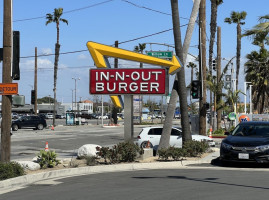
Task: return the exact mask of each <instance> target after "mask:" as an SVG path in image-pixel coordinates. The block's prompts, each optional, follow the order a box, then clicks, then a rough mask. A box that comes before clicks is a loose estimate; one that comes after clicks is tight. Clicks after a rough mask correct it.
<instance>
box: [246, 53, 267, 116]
mask: <svg viewBox="0 0 269 200" xmlns="http://www.w3.org/2000/svg"><path fill="white" fill-rule="evenodd" d="M246 57H247V59H248V61H247V62H246V63H245V66H246V68H247V69H246V81H248V82H251V83H252V85H253V92H254V95H251V96H253V97H254V99H253V103H254V109H257V110H258V113H263V111H264V107H265V106H266V105H268V97H269V85H268V80H269V59H268V58H269V51H267V50H266V49H263V48H261V49H260V51H259V52H257V51H252V52H251V53H250V54H248V55H247V56H246Z"/></svg>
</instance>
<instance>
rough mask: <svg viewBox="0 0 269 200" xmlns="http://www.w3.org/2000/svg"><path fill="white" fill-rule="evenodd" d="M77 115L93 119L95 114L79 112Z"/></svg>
mask: <svg viewBox="0 0 269 200" xmlns="http://www.w3.org/2000/svg"><path fill="white" fill-rule="evenodd" d="M77 117H81V118H85V119H95V114H79V115H77Z"/></svg>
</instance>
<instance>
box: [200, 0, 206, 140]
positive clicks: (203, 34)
mask: <svg viewBox="0 0 269 200" xmlns="http://www.w3.org/2000/svg"><path fill="white" fill-rule="evenodd" d="M205 11H206V0H201V3H200V9H199V26H200V35H199V37H200V38H201V39H200V44H199V46H200V48H199V49H200V50H199V51H200V58H201V59H200V62H199V63H200V69H201V70H200V71H199V73H200V77H201V79H200V81H201V86H202V93H201V97H200V102H199V110H200V118H199V134H200V135H206V106H205V105H206V15H205Z"/></svg>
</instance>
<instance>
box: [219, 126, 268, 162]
mask: <svg viewBox="0 0 269 200" xmlns="http://www.w3.org/2000/svg"><path fill="white" fill-rule="evenodd" d="M225 134H229V135H228V136H227V137H226V138H225V139H224V140H223V141H222V143H221V147H220V160H221V161H224V162H225V161H232V162H257V163H269V122H262V121H255V122H254V121H249V122H241V123H240V124H238V125H237V126H236V127H235V129H234V131H233V132H231V133H228V132H226V133H225Z"/></svg>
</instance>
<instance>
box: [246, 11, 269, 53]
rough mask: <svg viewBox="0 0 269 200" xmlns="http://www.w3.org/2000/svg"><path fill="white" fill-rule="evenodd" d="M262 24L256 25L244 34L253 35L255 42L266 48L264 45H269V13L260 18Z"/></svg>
mask: <svg viewBox="0 0 269 200" xmlns="http://www.w3.org/2000/svg"><path fill="white" fill-rule="evenodd" d="M259 21H260V24H257V25H256V26H254V28H253V29H250V30H247V31H245V32H244V33H243V35H242V36H252V38H253V44H254V45H258V46H260V47H261V48H264V45H265V44H267V45H269V38H268V33H269V15H264V16H261V17H260V18H259Z"/></svg>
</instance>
